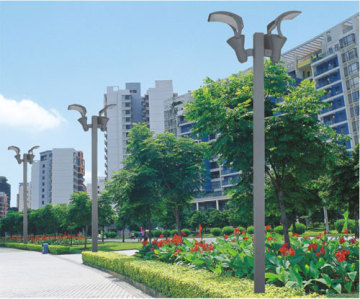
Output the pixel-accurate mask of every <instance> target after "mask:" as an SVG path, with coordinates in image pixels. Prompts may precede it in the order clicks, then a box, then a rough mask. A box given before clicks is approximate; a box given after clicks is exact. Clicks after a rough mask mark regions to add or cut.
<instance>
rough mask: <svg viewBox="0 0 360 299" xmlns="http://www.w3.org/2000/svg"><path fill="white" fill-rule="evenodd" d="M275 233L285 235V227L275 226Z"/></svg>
mask: <svg viewBox="0 0 360 299" xmlns="http://www.w3.org/2000/svg"><path fill="white" fill-rule="evenodd" d="M274 232H275V233H277V234H280V235H282V234H283V233H284V229H283V226H282V225H278V226H275V228H274Z"/></svg>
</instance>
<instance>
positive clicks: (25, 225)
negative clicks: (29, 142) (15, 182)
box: [8, 145, 39, 244]
mask: <svg viewBox="0 0 360 299" xmlns="http://www.w3.org/2000/svg"><path fill="white" fill-rule="evenodd" d="M37 148H39V146H37V145H36V146H33V147H32V148H31V149H29V151H28V153H27V154H24V155H23V158H22V159H21V156H20V149H19V148H18V147H17V146H13V145H12V146H9V147H8V150H13V151H14V152H15V153H16V155H15V159H16V161H17V162H18V163H19V164H21V163H23V201H24V211H23V242H24V244H27V239H28V215H27V163H29V164H32V163H33V161H34V157H35V155H34V154H33V150H34V149H37Z"/></svg>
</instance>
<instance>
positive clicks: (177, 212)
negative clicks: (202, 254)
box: [174, 206, 181, 236]
mask: <svg viewBox="0 0 360 299" xmlns="http://www.w3.org/2000/svg"><path fill="white" fill-rule="evenodd" d="M174 216H175V221H176V229H177V231H178V235H179V236H181V227H180V217H179V207H178V206H176V207H175V210H174Z"/></svg>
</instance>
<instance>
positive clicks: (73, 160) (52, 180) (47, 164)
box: [31, 148, 86, 209]
mask: <svg viewBox="0 0 360 299" xmlns="http://www.w3.org/2000/svg"><path fill="white" fill-rule="evenodd" d="M84 176H85V161H84V158H83V153H82V152H81V151H76V150H74V149H72V148H54V149H53V150H49V151H45V152H42V153H40V161H34V163H33V165H32V169H31V205H32V209H38V208H40V207H43V206H45V205H46V204H48V203H51V204H53V205H56V204H60V203H68V202H69V200H70V196H71V194H72V193H74V192H80V191H86V187H85V185H84Z"/></svg>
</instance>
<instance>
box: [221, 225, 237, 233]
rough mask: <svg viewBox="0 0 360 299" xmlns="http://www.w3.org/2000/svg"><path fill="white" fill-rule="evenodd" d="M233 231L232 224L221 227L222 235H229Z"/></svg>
mask: <svg viewBox="0 0 360 299" xmlns="http://www.w3.org/2000/svg"><path fill="white" fill-rule="evenodd" d="M233 233H234V228H233V227H232V226H224V227H223V229H222V234H223V235H231V234H233Z"/></svg>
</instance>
